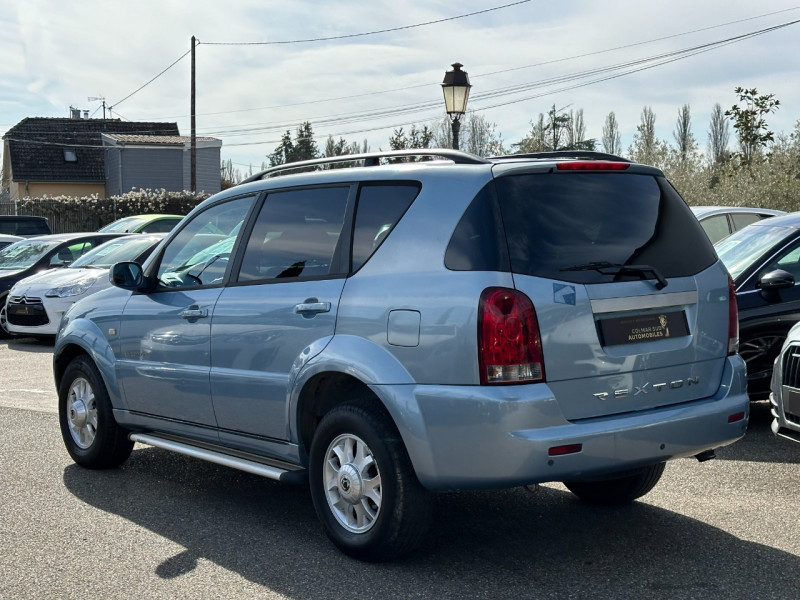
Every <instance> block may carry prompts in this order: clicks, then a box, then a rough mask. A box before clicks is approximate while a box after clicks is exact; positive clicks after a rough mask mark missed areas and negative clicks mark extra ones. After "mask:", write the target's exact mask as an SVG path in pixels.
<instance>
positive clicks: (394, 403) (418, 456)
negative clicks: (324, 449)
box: [288, 336, 430, 471]
mask: <svg viewBox="0 0 800 600" xmlns="http://www.w3.org/2000/svg"><path fill="white" fill-rule="evenodd" d="M415 383H416V382H415V381H414V380H413V378H412V377H411V375H410V374H409V373H408V371H407V370H406V369H405V368H404V367H403V365H402V364H401V363H400V362H399V360H398V359H397V358H396V357H395V356H394V355H392V354H391V353H390V352H389V351H387V350H386V349H385V348H383V347H382V346H379V345H378V344H375V343H374V342H372V341H370V340H367V339H364V338H359V337H355V336H335V337H334V338H333V340H332V341H331V342H330V343H329V344H328V345H327V347H326V348H325V349H324V351H322V352H321V353H320V354H318V355H317V356H315V357H314V358H313V359H311V360H309V361H308V363H307V364H306V365H304V368H303V369H302V370H301V371H300V372H299V373H298V374H297V377H296V379H295V380H294V385H293V392H292V394H291V397H290V401H289V415H288V417H289V421H288V422H289V423H290V424H291V428H292V431H291V432H290V435H291V437H292V438H293V439H295V440H296V441H297V442H298V445H299V447H300V458H301V460H302V461H306V460H307V459H308V452H309V450H310V448H311V440H312V439H313V436H314V432H315V431H316V428H317V426H318V425H319V422H320V421H321V420H322V417H324V416H325V414H327V413H328V412H329V411H330V410H332V409H333V408H335V407H336V406H339V405H341V404H344V403H346V402H348V401H349V400H351V399H354V398H367V399H369V400H370V401H371V402H374V406H375V409H376V410H380V411H383V412H384V413H385V414H386V415H387V416H388V417H389V420H390V421H391V423H392V424H393V426H394V428H395V430H396V431H397V433H398V434H399V436H400V438H401V440H402V442H403V445H404V447H405V449H406V452H407V453H408V455H409V457H410V458H411V462H412V464H413V465H414V469H415V471H418V470H419V467H420V465H423V464H425V465H427V464H428V462H429V461H430V456H429V452H430V449H429V448H428V444H427V438H426V433H425V428H424V427H423V426H422V425H421V422H420V411H419V408H418V407H416V406H412V405H410V404H411V403H413V402H415V399H414V395H413V389H414V388H415V385H414V384H415Z"/></svg>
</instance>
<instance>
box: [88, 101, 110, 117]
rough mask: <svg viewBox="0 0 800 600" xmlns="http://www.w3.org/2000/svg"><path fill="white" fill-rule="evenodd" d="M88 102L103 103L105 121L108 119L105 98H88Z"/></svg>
mask: <svg viewBox="0 0 800 600" xmlns="http://www.w3.org/2000/svg"><path fill="white" fill-rule="evenodd" d="M87 100H88V101H89V102H96V101H98V100H99V101H101V102H102V103H103V119H105V118H106V99H105V97H103V96H89V97H88V98H87ZM110 108H111V107H109V109H110Z"/></svg>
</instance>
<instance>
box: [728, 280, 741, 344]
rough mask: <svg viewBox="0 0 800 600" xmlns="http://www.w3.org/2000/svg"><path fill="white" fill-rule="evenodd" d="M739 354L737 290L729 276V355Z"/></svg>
mask: <svg viewBox="0 0 800 600" xmlns="http://www.w3.org/2000/svg"><path fill="white" fill-rule="evenodd" d="M737 352H739V306H738V305H737V304H736V288H735V287H734V286H733V279H731V277H730V275H728V355H731V354H736V353H737Z"/></svg>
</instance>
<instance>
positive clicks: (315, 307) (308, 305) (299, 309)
mask: <svg viewBox="0 0 800 600" xmlns="http://www.w3.org/2000/svg"><path fill="white" fill-rule="evenodd" d="M294 312H296V313H297V314H300V315H302V314H308V313H326V312H331V303H330V302H302V303H300V304H297V305H295V307H294Z"/></svg>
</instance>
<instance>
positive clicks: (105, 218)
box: [17, 189, 208, 233]
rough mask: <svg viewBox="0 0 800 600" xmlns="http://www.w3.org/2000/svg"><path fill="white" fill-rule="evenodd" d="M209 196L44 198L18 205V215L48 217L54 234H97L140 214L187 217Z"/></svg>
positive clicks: (142, 193) (155, 193)
mask: <svg viewBox="0 0 800 600" xmlns="http://www.w3.org/2000/svg"><path fill="white" fill-rule="evenodd" d="M206 198H208V194H204V193H194V192H190V191H186V190H185V191H182V192H168V191H166V190H163V189H161V190H151V189H140V190H136V191H130V192H127V193H125V194H122V195H120V196H111V197H109V198H99V197H98V196H97V195H91V196H81V197H75V196H43V197H41V198H23V199H20V200H19V201H18V202H17V212H18V213H19V214H21V215H38V216H41V217H47V219H48V220H49V222H50V228H51V229H52V230H53V232H54V233H71V232H75V231H96V230H97V229H100V228H101V227H103V226H104V225H108V224H109V223H111V222H112V221H114V220H116V219H121V218H122V217H127V216H130V215H140V214H151V213H160V214H174V215H186V214H187V213H188V212H189V211H190V210H192V209H193V208H194V207H195V206H197V205H198V204H199V203H200V202H201V201H203V200H205V199H206Z"/></svg>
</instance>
